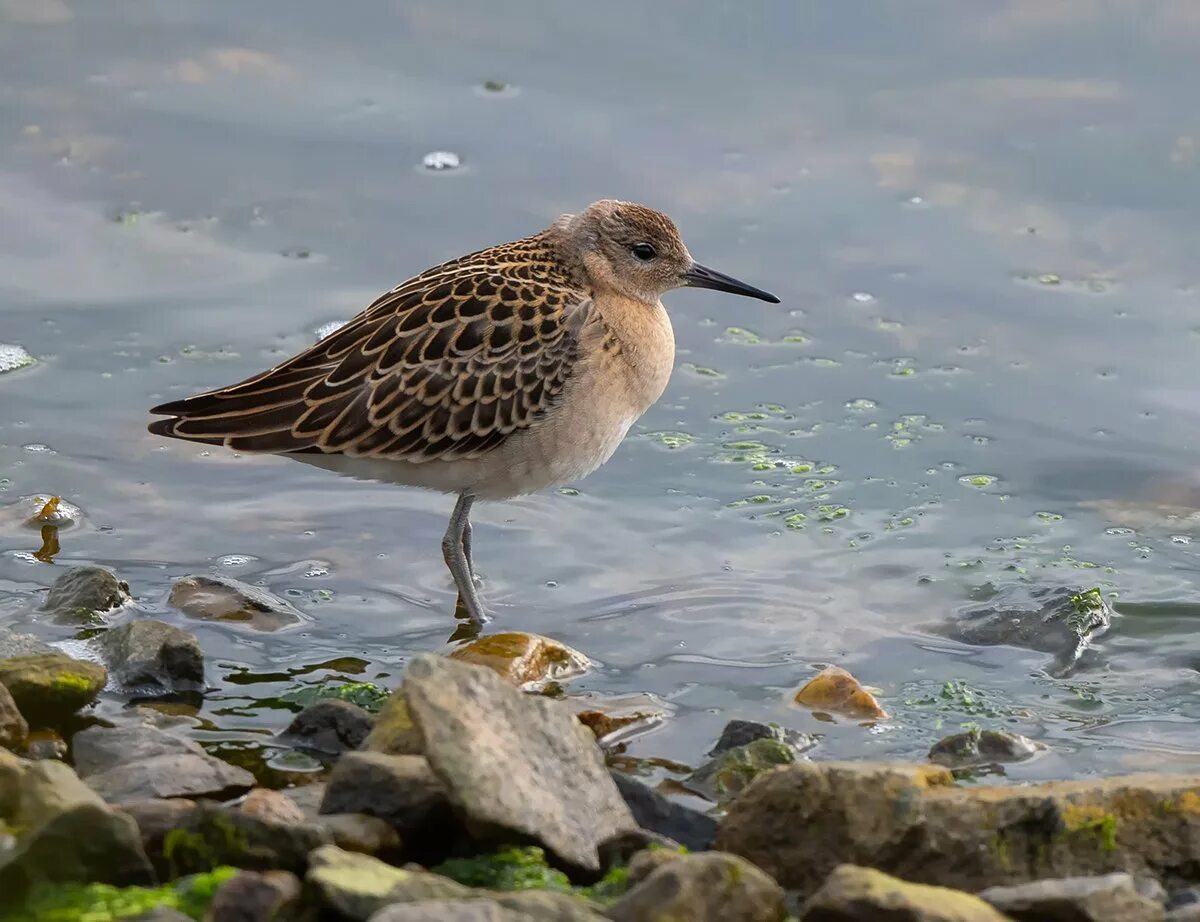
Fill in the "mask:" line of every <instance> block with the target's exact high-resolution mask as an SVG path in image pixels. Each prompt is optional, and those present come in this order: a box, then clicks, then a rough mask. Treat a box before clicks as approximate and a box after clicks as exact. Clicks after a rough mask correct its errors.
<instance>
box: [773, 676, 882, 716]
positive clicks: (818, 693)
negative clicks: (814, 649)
mask: <svg viewBox="0 0 1200 922" xmlns="http://www.w3.org/2000/svg"><path fill="white" fill-rule="evenodd" d="M794 700H795V702H796V704H800V705H803V706H804V707H806V708H808V709H809V710H812V711H822V712H829V713H834V714H844V715H846V716H847V717H854V718H859V719H864V720H881V719H883V718H886V717H887V716H888V715H887V711H885V710H884V709H883V708H882V707H880V705H879V702H878V701H876V700H875V696H874V695H872V694H871V693H870V692H869V691H867V690H866V689H865V688H863V687H862V685H861V684H859V681H858V679H856V678H854V676H852V675H851V674H850V673H848V672H847V671H846V670H845V669H842V668H841V667H839V666H827V667H826V668H825V669H822V670H821V671H820V672H819V673H817V674H816V675H815V676H813V677H812V678H811V679H809V680H808V681H807V682H805V683H804V685H803V686H802V687H801V689H800V690H799V691H798V692H796V695H795V699H794Z"/></svg>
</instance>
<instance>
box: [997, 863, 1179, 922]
mask: <svg viewBox="0 0 1200 922" xmlns="http://www.w3.org/2000/svg"><path fill="white" fill-rule="evenodd" d="M979 898H980V899H981V900H984V901H985V902H988V903H990V904H991V905H992V906H994V907H996V909H998V910H1000V911H1001V912H1002V913H1004V914H1005V915H1006V916H1008V917H1009V918H1011V919H1015V920H1016V922H1162V918H1163V907H1162V904H1161V903H1159V902H1158V901H1156V900H1151V899H1147V898H1146V897H1144V896H1142V895H1141V894H1140V893H1138V891H1137V888H1136V887H1135V886H1134V883H1133V878H1132V877H1130V876H1129V875H1128V874H1105V875H1103V876H1102V877H1068V878H1062V879H1058V880H1039V881H1035V882H1033V883H1029V884H1018V885H1017V886H1014V887H989V888H988V889H987V890H984V891H983V892H982V893H980V894H979Z"/></svg>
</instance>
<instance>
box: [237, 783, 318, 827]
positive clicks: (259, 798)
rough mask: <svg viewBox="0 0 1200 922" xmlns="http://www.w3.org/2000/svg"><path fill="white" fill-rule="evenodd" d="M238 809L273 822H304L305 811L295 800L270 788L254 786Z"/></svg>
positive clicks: (288, 823) (287, 823) (290, 824)
mask: <svg viewBox="0 0 1200 922" xmlns="http://www.w3.org/2000/svg"><path fill="white" fill-rule="evenodd" d="M238 810H240V811H241V812H242V813H245V814H246V815H247V816H256V817H258V818H259V819H260V820H266V821H268V822H271V823H281V824H284V825H288V826H293V825H295V824H296V823H303V822H304V811H303V810H301V809H300V807H299V806H298V805H297V804H296V802H295V801H294V800H292V799H291V798H290V797H288V796H287V795H286V794H280V793H279V792H278V791H272V790H270V789H269V788H254V790H252V791H251V792H250V793H249V794H247V795H246V798H245V800H243V801H242V802H241V803H240V804H239V805H238Z"/></svg>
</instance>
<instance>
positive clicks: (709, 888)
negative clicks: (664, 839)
mask: <svg viewBox="0 0 1200 922" xmlns="http://www.w3.org/2000/svg"><path fill="white" fill-rule="evenodd" d="M784 915H785V911H784V903H783V889H782V888H781V887H780V886H779V885H778V884H776V883H775V881H773V880H771V878H769V877H767V875H766V874H764V873H763V872H762V871H760V870H759V869H758V868H756V867H755V866H754V865H752V864H750V863H749V862H748V861H743V860H742V859H741V858H737V857H734V856H733V855H723V854H720V853H719V852H707V853H706V854H703V855H683V856H680V857H679V858H678V859H677V860H675V861H670V862H667V863H665V864H663V865H661V866H660V867H658V868H657V869H656V870H654V871H653V872H651V874H650V875H649V876H648V877H647V878H646V879H645V880H643V881H642V882H641V883H639V884H638V885H637V886H635V887H634V888H633V889H631V890H630V891H628V892H627V893H626V894H625V895H624V896H622V897H621V898H620V899H618V900H617V901H616V902H615V903H613V905H612V906H610V907H609V909H608V917H609V918H610V919H613V920H614V922H668V920H672V919H687V920H689V922H783V918H784Z"/></svg>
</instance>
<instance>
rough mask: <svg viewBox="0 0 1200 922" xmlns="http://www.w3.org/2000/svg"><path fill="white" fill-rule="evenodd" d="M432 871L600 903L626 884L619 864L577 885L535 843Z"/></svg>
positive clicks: (482, 884) (472, 883)
mask: <svg viewBox="0 0 1200 922" xmlns="http://www.w3.org/2000/svg"><path fill="white" fill-rule="evenodd" d="M431 870H432V871H433V872H434V873H435V874H441V875H442V876H443V877H448V878H450V879H451V880H454V881H457V882H458V883H460V884H464V885H466V886H468V887H478V888H482V889H487V890H501V891H512V890H552V891H555V892H558V893H569V894H571V895H572V896H577V897H580V898H581V899H584V900H592V901H595V902H597V903H602V904H603V903H611V902H612V901H613V900H615V899H616V898H617V897H619V896H621V895H622V894H623V893H624V892H625V890H626V889H627V888H628V886H629V870H628V868H625V867H624V866H618V867H614V868H610V869H609V871H608V872H607V873H606V874H605V875H604V876H603V877H602V878H601V879H600V880H598V881H597V882H596V883H594V884H592V885H591V886H588V887H576V886H574V885H572V884H571V881H570V879H569V878H568V877H567V875H566V874H564V873H563V872H562V871H560V870H558V869H557V868H552V867H550V865H549V864H548V863H547V862H546V853H545V851H543V850H542V849H541V848H538V847H537V846H535V845H529V846H512V845H510V846H505V847H503V848H500V849H499V850H497V851H495V852H492V853H490V854H486V855H476V856H474V857H471V858H450V859H449V860H447V861H444V862H442V863H441V864H439V865H438V866H437V867H434V868H431Z"/></svg>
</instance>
